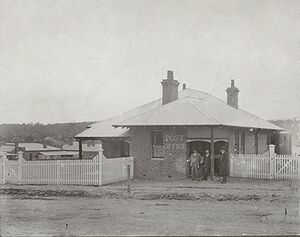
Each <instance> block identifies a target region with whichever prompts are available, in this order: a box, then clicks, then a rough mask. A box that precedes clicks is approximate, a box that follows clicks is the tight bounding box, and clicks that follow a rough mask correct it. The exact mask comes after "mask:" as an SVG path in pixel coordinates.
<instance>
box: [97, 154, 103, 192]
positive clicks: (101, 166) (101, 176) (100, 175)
mask: <svg viewBox="0 0 300 237" xmlns="http://www.w3.org/2000/svg"><path fill="white" fill-rule="evenodd" d="M98 165H99V177H98V178H99V180H98V182H99V183H98V184H99V187H100V186H101V185H102V183H103V150H102V149H100V150H99V152H98Z"/></svg>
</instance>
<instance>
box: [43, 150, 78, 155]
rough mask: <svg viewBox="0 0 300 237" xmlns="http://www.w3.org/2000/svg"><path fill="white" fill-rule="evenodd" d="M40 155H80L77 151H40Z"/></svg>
mask: <svg viewBox="0 0 300 237" xmlns="http://www.w3.org/2000/svg"><path fill="white" fill-rule="evenodd" d="M39 154H41V155H45V156H63V155H72V156H75V155H78V152H76V151H40V152H39Z"/></svg>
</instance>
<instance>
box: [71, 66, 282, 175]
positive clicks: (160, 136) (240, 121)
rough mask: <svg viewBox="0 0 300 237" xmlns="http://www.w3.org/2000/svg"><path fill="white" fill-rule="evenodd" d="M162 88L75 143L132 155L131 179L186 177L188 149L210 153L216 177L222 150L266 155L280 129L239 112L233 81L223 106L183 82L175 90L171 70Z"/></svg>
mask: <svg viewBox="0 0 300 237" xmlns="http://www.w3.org/2000/svg"><path fill="white" fill-rule="evenodd" d="M161 84H162V98H161V99H158V100H155V101H152V102H150V103H148V104H145V105H142V106H140V107H137V108H135V109H133V110H130V111H128V112H125V113H123V114H121V115H118V116H115V117H112V118H109V119H107V120H104V121H100V122H98V123H95V124H93V125H91V126H90V127H89V128H88V129H87V130H85V131H84V132H82V133H80V134H78V135H77V136H76V139H77V140H78V141H79V144H81V143H82V141H83V140H101V142H102V147H103V149H104V155H105V156H107V157H108V158H113V157H122V156H133V157H134V175H135V177H151V178H154V177H184V176H188V175H189V173H190V169H189V166H188V164H187V162H186V160H187V158H188V157H189V155H190V153H191V151H192V149H197V150H198V152H200V153H203V152H204V151H205V149H210V151H211V154H212V155H211V158H212V159H211V167H212V171H214V172H215V174H218V159H219V153H220V148H221V147H225V148H226V149H227V154H230V153H251V154H259V153H264V152H266V151H267V150H268V145H269V144H271V137H272V135H273V134H274V133H277V132H279V131H280V130H282V128H280V127H278V126H276V125H274V124H272V123H270V122H268V121H265V120H264V119H261V118H259V117H257V116H255V115H253V114H250V113H248V112H246V111H244V110H241V109H239V108H238V93H239V89H238V88H237V87H235V85H234V80H232V81H231V86H230V87H229V88H227V90H226V92H227V103H226V102H224V101H222V100H221V99H218V98H216V97H214V96H212V95H210V94H208V93H206V92H203V91H198V90H193V89H189V88H186V86H185V84H184V85H183V90H181V91H178V86H179V82H178V81H177V80H175V79H174V78H173V72H172V71H168V74H167V79H164V80H162V82H161ZM80 147H81V146H80V145H79V150H80V153H81V149H80Z"/></svg>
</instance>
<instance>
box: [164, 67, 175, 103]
mask: <svg viewBox="0 0 300 237" xmlns="http://www.w3.org/2000/svg"><path fill="white" fill-rule="evenodd" d="M161 84H162V104H163V105H164V104H168V103H170V102H173V101H174V100H177V99H178V86H179V82H178V81H177V80H174V78H173V71H171V70H168V74H167V79H164V80H162V82H161Z"/></svg>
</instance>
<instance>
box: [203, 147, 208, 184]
mask: <svg viewBox="0 0 300 237" xmlns="http://www.w3.org/2000/svg"><path fill="white" fill-rule="evenodd" d="M209 167H210V154H209V150H208V149H206V150H205V155H204V163H203V178H202V179H203V180H207V176H208V173H209Z"/></svg>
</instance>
